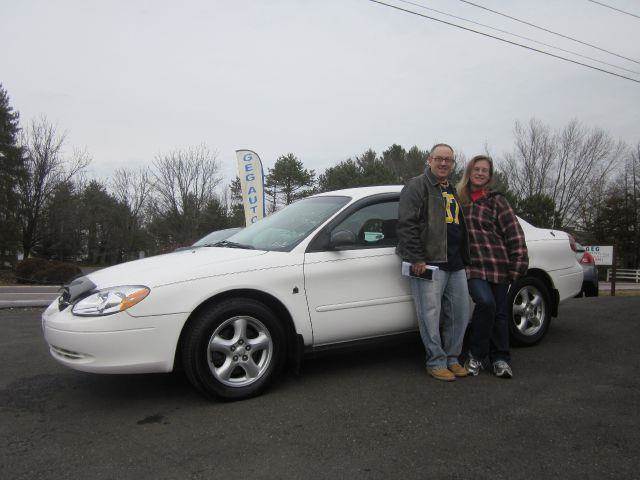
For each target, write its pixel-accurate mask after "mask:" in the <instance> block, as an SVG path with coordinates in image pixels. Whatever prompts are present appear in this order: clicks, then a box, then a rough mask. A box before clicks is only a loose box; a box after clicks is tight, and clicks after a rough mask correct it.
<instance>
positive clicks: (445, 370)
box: [396, 143, 469, 381]
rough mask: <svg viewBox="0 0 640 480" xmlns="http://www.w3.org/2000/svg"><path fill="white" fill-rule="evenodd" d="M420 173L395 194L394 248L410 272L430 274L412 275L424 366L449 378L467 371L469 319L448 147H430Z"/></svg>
mask: <svg viewBox="0 0 640 480" xmlns="http://www.w3.org/2000/svg"><path fill="white" fill-rule="evenodd" d="M427 162H428V165H427V168H426V169H425V173H424V174H422V175H419V176H417V177H415V178H412V179H411V180H409V182H408V183H407V184H406V185H405V187H404V188H403V189H402V193H401V194H400V207H399V219H398V230H397V231H398V248H397V250H396V252H397V253H398V255H400V256H401V257H402V259H403V260H404V261H406V262H409V263H411V270H412V272H413V274H414V275H422V274H424V272H425V271H426V270H428V268H427V267H428V266H429V267H438V268H437V269H436V270H434V271H433V279H432V280H425V279H422V278H415V277H411V279H410V282H411V292H412V294H413V300H414V302H415V306H416V313H417V316H418V327H419V328H420V335H421V337H422V341H423V343H424V346H425V349H426V355H427V372H428V373H429V374H430V375H431V376H432V377H433V378H436V379H438V380H445V381H453V380H455V379H456V377H465V376H467V374H468V372H467V371H466V370H465V369H464V367H462V366H461V365H460V364H459V363H458V355H460V350H461V349H462V341H463V338H464V333H465V329H466V326H467V322H468V319H469V294H468V290H467V276H466V273H465V268H464V267H465V265H468V264H469V237H468V234H467V228H466V225H465V222H464V218H463V215H462V209H461V208H460V204H459V202H458V199H457V196H456V193H455V188H454V187H453V185H451V184H450V183H449V175H450V174H451V171H452V170H453V165H454V152H453V148H451V147H450V146H449V145H447V144H444V143H439V144H437V145H435V146H434V147H433V148H432V149H431V151H430V152H429V157H428V159H427Z"/></svg>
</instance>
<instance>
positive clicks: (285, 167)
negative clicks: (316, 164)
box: [266, 153, 316, 205]
mask: <svg viewBox="0 0 640 480" xmlns="http://www.w3.org/2000/svg"><path fill="white" fill-rule="evenodd" d="M315 179H316V173H315V172H314V171H313V170H307V169H306V168H304V165H303V163H302V161H301V160H299V159H298V158H297V157H296V156H295V155H294V154H293V153H288V154H287V155H281V156H280V157H278V159H277V160H276V163H275V165H274V166H273V168H270V169H269V175H268V176H267V180H266V184H267V187H268V189H273V190H274V192H275V194H276V195H277V196H278V197H280V199H281V201H282V202H283V203H284V204H285V205H289V204H290V203H291V202H293V201H294V200H296V199H297V198H300V197H304V196H306V195H308V194H309V193H310V190H311V189H312V188H313V186H314V184H315ZM274 200H275V202H276V204H277V202H278V198H277V197H276V198H275V199H274Z"/></svg>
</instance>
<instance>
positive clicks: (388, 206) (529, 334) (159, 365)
mask: <svg viewBox="0 0 640 480" xmlns="http://www.w3.org/2000/svg"><path fill="white" fill-rule="evenodd" d="M401 188H402V187H401V186H380V187H365V188H356V189H348V190H340V191H335V192H328V193H322V194H318V195H314V196H312V197H308V198H305V199H303V200H299V201H297V202H295V203H293V204H291V205H289V206H288V207H286V208H284V209H282V210H280V211H279V212H277V213H274V214H273V215H271V216H269V217H267V218H265V219H263V220H262V221H260V222H258V223H256V224H253V225H251V226H249V227H247V228H245V229H243V230H241V231H239V232H238V233H236V234H234V235H232V236H231V237H229V238H228V239H226V240H224V241H222V242H219V243H217V244H215V245H214V246H211V247H202V248H194V249H189V250H185V251H180V252H175V253H170V254H167V255H161V256H157V257H150V258H146V259H142V260H137V261H134V262H129V263H124V264H120V265H116V266H114V267H110V268H106V269H104V270H99V271H96V272H93V273H91V274H89V275H87V276H85V277H81V278H79V279H76V280H74V281H73V282H72V283H70V284H69V285H68V286H67V287H65V290H64V292H63V294H62V295H61V296H60V298H59V299H58V300H56V301H55V302H53V303H52V304H51V305H50V306H49V307H48V308H47V309H46V311H45V312H44V313H43V318H42V321H43V329H44V336H45V339H46V341H47V343H48V344H49V348H50V352H51V355H52V356H53V357H54V358H55V359H56V360H57V361H58V362H60V363H62V364H63V365H66V366H68V367H71V368H74V369H77V370H82V371H87V372H96V373H150V372H169V371H172V370H174V369H175V368H177V367H179V366H181V367H182V368H183V369H184V371H185V373H186V375H187V377H188V378H189V380H190V381H191V383H192V384H193V385H194V386H195V387H196V388H198V389H199V390H200V391H202V392H203V393H205V394H208V395H213V396H217V397H222V398H226V399H239V398H246V397H249V396H252V395H256V394H258V393H259V392H261V391H262V390H263V389H264V388H265V387H266V386H267V385H268V384H269V383H270V382H271V380H272V379H273V378H274V377H275V376H276V375H277V374H278V372H279V371H280V370H281V368H282V367H283V365H284V364H285V363H286V362H287V361H294V362H295V361H299V360H300V359H301V358H302V356H303V354H304V353H305V352H312V351H315V350H320V349H325V348H329V347H335V346H341V345H342V346H349V345H352V344H353V343H354V342H360V341H364V340H371V339H378V340H380V339H382V340H384V339H388V338H389V337H391V336H395V335H398V334H403V333H407V332H415V331H416V329H417V324H416V318H415V310H414V306H413V301H412V297H411V295H410V289H409V283H408V280H407V278H406V277H403V276H401V273H400V272H401V268H400V258H399V257H398V256H397V255H396V254H395V245H396V243H397V237H396V228H395V227H396V224H397V215H398V199H399V195H400V190H401ZM521 224H522V227H523V229H524V232H525V235H526V241H527V246H528V248H529V255H530V265H529V271H528V272H527V275H526V276H525V277H524V278H522V279H521V280H519V281H518V282H516V283H515V284H514V285H512V287H511V291H510V305H511V308H510V318H511V332H512V336H513V338H514V340H516V341H518V342H520V343H524V344H533V343H536V342H537V341H539V340H540V339H541V338H542V337H543V336H544V334H545V332H546V331H547V329H548V327H549V323H550V321H551V317H552V316H555V315H556V314H557V309H558V303H559V302H561V301H562V300H564V299H566V298H571V297H573V296H574V295H575V294H576V293H578V292H579V291H580V288H581V285H582V268H581V267H580V265H579V264H578V262H577V261H576V257H575V254H574V252H573V251H572V249H571V246H570V237H569V236H568V235H567V234H566V233H564V232H560V231H557V230H547V229H539V228H535V227H533V226H531V225H529V224H528V223H526V222H524V221H521Z"/></svg>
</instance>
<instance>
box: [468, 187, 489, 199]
mask: <svg viewBox="0 0 640 480" xmlns="http://www.w3.org/2000/svg"><path fill="white" fill-rule="evenodd" d="M487 193H488V192H487V191H486V190H485V189H484V188H482V189H480V190H475V191H473V192H471V201H472V202H477V201H478V200H480V199H481V198H483V197H486V196H487Z"/></svg>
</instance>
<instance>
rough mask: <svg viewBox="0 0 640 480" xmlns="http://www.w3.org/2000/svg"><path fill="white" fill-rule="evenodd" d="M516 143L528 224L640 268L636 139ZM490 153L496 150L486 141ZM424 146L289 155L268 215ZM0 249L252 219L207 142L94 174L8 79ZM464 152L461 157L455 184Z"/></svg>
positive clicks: (414, 161)
mask: <svg viewBox="0 0 640 480" xmlns="http://www.w3.org/2000/svg"><path fill="white" fill-rule="evenodd" d="M513 135H514V146H513V149H512V150H511V151H509V152H506V153H504V154H502V155H499V156H496V155H492V156H493V157H494V160H495V165H496V175H495V179H496V186H495V188H496V189H498V190H500V191H502V192H504V193H505V194H506V195H507V196H508V198H509V199H510V201H511V203H512V204H513V206H514V208H515V209H516V211H517V212H518V214H519V215H521V216H522V217H523V218H525V219H526V220H528V221H530V222H531V223H532V224H534V225H536V226H539V227H548V228H562V229H566V230H570V231H572V232H573V233H574V234H575V235H576V236H577V238H578V239H579V240H580V241H582V243H586V244H603V245H605V244H606V245H608V244H616V245H617V246H618V253H619V255H618V257H619V259H620V263H621V264H622V265H624V266H633V267H635V266H637V265H638V264H639V263H640V238H639V233H638V232H639V221H640V218H639V212H638V200H639V198H638V196H639V193H640V192H639V191H638V176H639V175H640V142H639V143H638V144H637V145H636V146H635V147H629V146H627V145H625V144H624V143H623V142H620V141H615V140H614V139H613V138H612V137H611V136H610V135H609V134H608V133H607V132H606V131H604V130H602V129H599V128H591V127H588V126H586V125H584V124H582V123H581V122H579V121H577V120H572V121H570V122H569V123H568V124H567V125H565V126H564V127H562V128H559V129H553V128H552V127H550V126H548V125H546V124H545V123H544V122H542V121H540V120H537V119H531V120H529V121H528V122H526V123H521V122H516V123H515V125H514V131H513ZM484 150H485V151H484V152H474V154H475V153H487V154H490V153H491V152H490V151H489V148H488V147H486V146H485V148H484ZM427 157H428V150H427V149H422V148H420V147H418V146H413V147H410V148H409V149H405V148H404V147H403V146H401V145H398V144H393V145H391V146H390V147H388V148H387V149H386V150H384V151H383V152H381V153H377V152H375V151H374V150H371V149H367V150H365V151H364V152H363V153H362V154H359V155H355V156H353V157H350V158H347V159H345V160H341V161H339V162H337V163H335V164H334V165H331V166H329V167H327V168H326V169H324V171H323V172H322V173H320V174H317V173H316V171H315V170H313V169H309V168H306V167H305V165H304V163H303V161H302V160H301V159H300V158H298V157H297V156H296V155H295V154H293V153H286V154H283V155H281V156H279V157H278V158H277V159H276V160H275V162H274V164H273V167H271V168H268V169H267V171H266V172H265V192H266V195H265V196H266V199H267V212H268V213H271V212H273V211H275V210H277V209H279V208H282V207H283V206H285V205H288V204H290V203H291V202H293V201H295V200H297V199H299V198H302V197H305V196H308V195H310V194H313V193H316V192H323V191H331V190H337V189H341V188H350V187H358V186H370V185H389V184H404V183H406V182H407V180H409V179H410V178H412V177H414V176H416V175H419V174H420V173H422V172H423V171H424V168H425V165H426V160H427ZM0 161H1V162H2V170H1V171H0V222H1V223H2V225H1V226H0V253H1V254H2V255H3V257H5V260H8V259H12V258H15V253H16V252H23V254H24V256H25V258H26V257H29V256H40V257H45V258H52V259H57V260H71V261H77V262H85V263H87V264H93V265H109V264H115V263H119V262H122V261H126V260H130V259H134V258H138V257H139V255H140V252H145V254H146V255H150V254H157V253H163V252H168V251H172V250H173V249H175V248H176V247H179V246H184V245H189V244H190V243H192V242H193V241H195V240H197V239H198V238H200V237H202V236H204V235H206V234H207V233H209V232H211V231H213V230H218V229H222V228H228V227H232V226H243V225H244V213H243V208H242V194H241V190H240V181H239V179H238V178H236V179H234V180H233V181H232V182H231V184H229V185H224V184H223V183H222V178H221V175H220V170H221V169H220V162H219V159H218V156H217V154H216V152H215V151H212V150H210V149H209V148H208V147H207V146H206V145H197V146H193V147H187V148H183V149H176V150H172V151H169V152H165V153H160V154H158V155H156V156H155V158H154V159H153V161H152V162H151V164H150V165H149V166H147V167H142V168H139V169H127V168H122V169H118V170H116V171H114V173H113V175H112V177H111V178H110V179H108V180H96V179H90V180H89V179H87V178H86V171H87V167H88V166H89V165H90V161H91V158H90V155H89V154H88V152H86V151H82V150H72V151H71V152H70V153H68V152H67V144H66V138H65V134H64V132H61V131H59V129H58V128H57V127H56V126H55V125H53V124H52V123H51V122H49V121H48V120H47V119H46V118H44V117H42V118H39V119H36V120H32V121H30V122H28V123H27V124H26V125H24V126H22V125H21V124H20V118H19V114H18V112H16V111H15V110H14V109H13V108H12V106H11V104H10V99H9V95H8V93H7V92H6V90H5V89H4V88H3V87H2V85H0ZM465 163H466V156H465V155H464V154H463V153H457V155H456V163H455V170H454V173H453V181H457V180H458V179H459V178H460V176H461V173H462V170H463V168H464V166H465Z"/></svg>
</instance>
